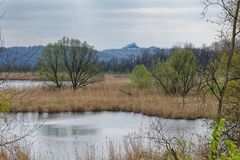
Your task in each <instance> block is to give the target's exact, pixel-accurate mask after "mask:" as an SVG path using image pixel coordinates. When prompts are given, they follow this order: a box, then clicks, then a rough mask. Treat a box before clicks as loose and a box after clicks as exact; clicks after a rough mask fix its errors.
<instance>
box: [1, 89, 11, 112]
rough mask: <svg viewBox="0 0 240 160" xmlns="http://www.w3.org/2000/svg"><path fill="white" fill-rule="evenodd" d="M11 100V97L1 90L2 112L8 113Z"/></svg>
mask: <svg viewBox="0 0 240 160" xmlns="http://www.w3.org/2000/svg"><path fill="white" fill-rule="evenodd" d="M9 106H10V102H9V99H8V98H7V97H6V96H5V95H4V94H3V93H1V92H0V112H1V113H7V112H9Z"/></svg>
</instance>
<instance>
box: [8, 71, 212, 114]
mask: <svg viewBox="0 0 240 160" xmlns="http://www.w3.org/2000/svg"><path fill="white" fill-rule="evenodd" d="M129 83H130V79H129V78H128V77H126V76H124V75H122V76H117V77H116V76H112V75H107V76H106V78H105V81H104V82H101V83H98V84H93V85H90V86H87V87H84V88H81V89H79V90H77V91H74V92H73V91H72V90H71V89H63V90H58V91H53V90H49V89H47V88H31V89H23V90H21V92H19V90H16V89H10V90H8V93H10V95H14V94H17V96H16V97H14V98H13V101H12V104H11V108H10V110H11V111H12V112H49V113H53V112H84V111H93V112H94V111H123V112H135V113H143V114H146V115H149V116H159V117H168V118H187V119H195V118H202V117H209V116H214V115H215V113H216V108H215V106H216V101H215V100H213V98H212V97H209V98H207V99H205V102H204V103H200V102H199V101H198V100H199V99H198V97H196V96H188V97H186V98H185V105H183V103H182V98H181V97H177V96H164V95H163V94H160V93H159V91H158V90H157V89H150V90H145V91H140V90H136V89H131V88H130V89H129V90H128V89H127V90H126V89H124V87H123V86H126V85H128V84H129Z"/></svg>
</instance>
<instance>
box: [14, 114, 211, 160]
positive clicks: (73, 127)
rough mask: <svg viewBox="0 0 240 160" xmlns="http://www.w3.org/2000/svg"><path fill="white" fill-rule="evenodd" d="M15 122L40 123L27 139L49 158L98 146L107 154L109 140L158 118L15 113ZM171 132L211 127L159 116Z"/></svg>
mask: <svg viewBox="0 0 240 160" xmlns="http://www.w3.org/2000/svg"><path fill="white" fill-rule="evenodd" d="M11 117H13V118H12V119H13V121H16V122H21V124H22V126H21V128H18V130H17V131H16V132H21V130H23V129H26V128H28V129H29V128H32V127H33V126H34V125H35V124H36V123H37V122H39V121H41V122H40V124H41V125H40V128H39V129H38V130H37V131H36V132H34V133H33V134H32V136H28V137H27V138H26V139H25V143H26V144H29V146H31V147H30V148H31V150H32V151H34V153H35V154H41V153H44V155H47V158H48V159H55V160H65V159H75V157H74V156H75V153H76V150H78V151H80V152H81V151H83V150H84V149H85V150H86V148H87V147H89V146H93V145H94V146H95V150H96V152H98V153H103V152H104V153H106V150H105V148H104V146H106V144H107V142H108V141H114V142H115V143H121V142H122V141H123V140H124V139H127V137H128V135H129V134H131V133H133V132H139V130H142V131H143V132H147V131H149V130H150V122H151V121H153V120H155V119H156V118H153V117H148V116H144V115H141V114H133V113H122V112H119V113H113V112H100V113H77V114H74V113H57V114H41V115H39V114H33V113H27V114H23V113H18V114H12V115H11ZM160 120H161V121H162V122H163V123H164V124H165V125H166V127H167V129H168V131H169V132H171V133H173V134H175V135H179V136H180V135H183V134H184V135H185V136H186V137H188V138H191V137H194V135H195V134H200V135H204V134H206V133H207V131H208V129H207V127H206V126H205V125H204V124H205V122H204V120H194V121H187V120H170V119H160Z"/></svg>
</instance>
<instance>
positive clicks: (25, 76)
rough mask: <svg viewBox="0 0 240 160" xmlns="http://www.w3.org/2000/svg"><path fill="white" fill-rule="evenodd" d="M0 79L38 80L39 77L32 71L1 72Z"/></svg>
mask: <svg viewBox="0 0 240 160" xmlns="http://www.w3.org/2000/svg"><path fill="white" fill-rule="evenodd" d="M0 80H39V78H38V76H37V75H36V74H34V73H32V72H17V73H16V72H14V73H12V72H1V73H0Z"/></svg>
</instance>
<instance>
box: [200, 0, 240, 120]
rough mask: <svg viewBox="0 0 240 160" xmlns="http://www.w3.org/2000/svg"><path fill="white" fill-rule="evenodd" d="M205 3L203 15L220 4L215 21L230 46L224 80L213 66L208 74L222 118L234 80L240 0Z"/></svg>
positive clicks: (218, 0) (239, 23)
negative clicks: (218, 77) (227, 91)
mask: <svg viewBox="0 0 240 160" xmlns="http://www.w3.org/2000/svg"><path fill="white" fill-rule="evenodd" d="M203 4H204V5H205V8H204V10H203V12H202V14H203V15H205V14H206V13H207V11H208V9H209V8H210V7H211V6H218V7H219V8H220V9H221V11H220V12H219V14H218V20H217V21H215V22H216V23H217V24H218V25H220V26H221V32H220V33H221V34H220V36H221V38H224V39H226V40H227V41H228V42H229V43H228V48H227V49H226V53H227V63H226V65H225V66H224V74H223V76H222V77H221V78H223V80H222V81H220V80H219V79H216V76H215V74H214V72H215V70H211V69H213V68H211V66H210V75H209V74H208V76H207V77H208V78H207V86H209V87H210V89H211V91H212V92H213V93H214V96H215V97H216V98H217V100H218V111H217V119H218V120H220V118H221V114H222V110H223V105H224V99H225V95H226V90H227V87H228V84H229V82H230V81H231V80H232V79H231V78H230V76H229V75H230V71H231V68H232V59H233V55H234V54H235V53H236V42H237V38H238V37H239V34H240V17H239V11H240V0H204V1H203ZM227 41H226V42H227ZM213 71H214V72H213ZM210 81H211V82H210ZM213 83H214V86H215V87H216V88H217V89H216V90H215V89H214V88H213V85H212V84H213Z"/></svg>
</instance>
